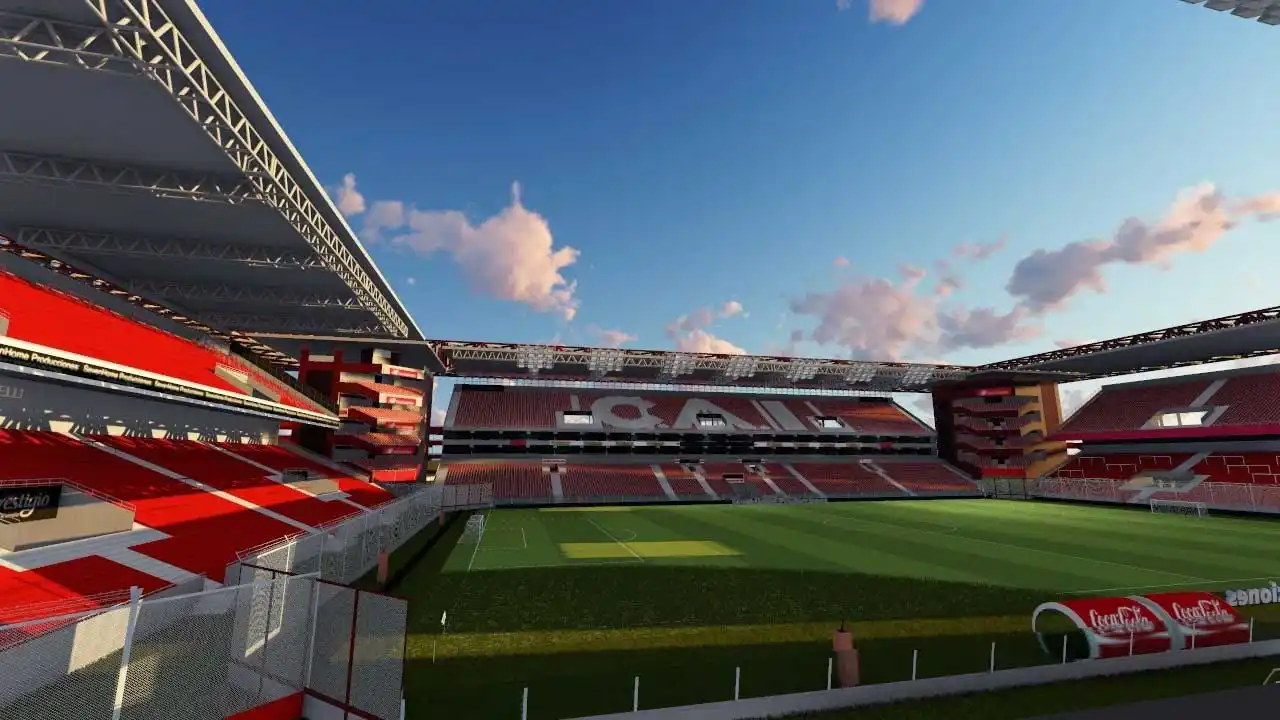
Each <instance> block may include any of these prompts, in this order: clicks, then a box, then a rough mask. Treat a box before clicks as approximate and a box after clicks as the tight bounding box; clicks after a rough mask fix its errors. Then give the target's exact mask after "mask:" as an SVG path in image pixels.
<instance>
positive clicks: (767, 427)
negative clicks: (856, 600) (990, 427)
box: [449, 386, 932, 436]
mask: <svg viewBox="0 0 1280 720" xmlns="http://www.w3.org/2000/svg"><path fill="white" fill-rule="evenodd" d="M455 398H456V405H455V408H454V412H453V417H452V419H451V420H450V422H449V427H451V428H454V429H509V430H552V429H558V430H564V431H574V430H578V431H591V430H596V431H599V430H606V431H614V432H666V431H676V432H708V431H709V432H765V433H768V432H786V433H800V432H803V433H817V432H846V433H861V434H880V435H923V436H928V435H931V434H932V431H931V430H930V429H929V428H927V427H925V426H924V425H922V424H920V423H919V422H917V421H916V420H915V419H914V418H912V417H911V416H910V415H909V414H908V413H907V412H906V411H904V410H903V409H902V408H901V407H899V406H898V405H896V404H895V403H893V402H892V401H891V400H889V399H887V398H885V399H879V400H875V399H866V398H861V399H854V398H850V399H841V398H831V397H821V396H819V397H814V398H805V397H779V396H767V395H751V394H706V395H694V394H689V393H654V392H649V393H644V394H640V393H634V392H626V391H623V390H615V391H604V390H587V389H583V390H576V389H575V390H570V389H556V390H546V389H527V388H521V387H506V386H500V387H497V388H487V389H478V388H477V387H476V386H470V387H468V386H460V387H459V388H457V389H456V390H455ZM588 415H589V417H587V416H588ZM717 415H718V416H719V420H716V419H715V418H714V417H708V416H717ZM819 418H832V419H835V420H836V421H838V426H837V427H826V426H824V425H822V424H821V423H819Z"/></svg>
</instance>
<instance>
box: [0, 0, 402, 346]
mask: <svg viewBox="0 0 1280 720" xmlns="http://www.w3.org/2000/svg"><path fill="white" fill-rule="evenodd" d="M0 78H4V80H0V84H3V85H4V86H5V87H6V88H7V91H8V92H11V93H13V95H22V94H23V90H24V89H25V88H32V89H36V88H38V89H39V93H38V97H39V100H38V101H36V100H35V96H33V97H32V99H31V100H28V101H25V102H26V103H27V104H35V105H39V106H47V107H45V109H44V110H43V114H41V113H37V112H35V111H34V110H32V111H31V113H30V114H29V115H22V114H21V113H12V112H6V113H5V118H3V119H0V183H3V184H4V186H3V187H4V190H3V192H0V218H4V222H5V223H7V224H5V225H3V226H0V234H6V235H9V236H10V237H12V238H14V239H15V240H16V241H17V242H18V243H19V244H20V245H21V246H23V247H25V248H28V249H31V250H34V251H37V252H40V253H44V254H47V255H49V256H52V257H55V258H58V259H61V260H63V261H64V262H68V263H70V264H73V265H77V266H79V267H80V268H82V269H83V270H84V271H86V272H95V273H97V274H99V275H100V276H101V277H103V278H107V279H110V280H112V281H114V282H118V283H120V284H122V285H124V286H126V287H129V288H131V289H132V290H133V291H134V292H137V293H138V294H148V295H150V296H151V297H153V298H155V299H163V300H165V301H172V303H171V304H172V305H173V306H174V309H175V310H179V311H182V312H183V314H185V315H189V316H197V317H202V318H204V319H205V321H206V322H209V323H210V324H217V325H218V326H219V327H220V329H222V330H227V331H239V330H244V331H269V330H275V331H290V332H298V331H314V332H331V331H338V330H340V331H342V332H347V333H355V334H366V335H374V336H384V337H401V338H421V333H420V331H419V330H418V329H417V327H416V326H415V325H414V324H413V321H412V319H411V318H410V316H409V314H408V312H407V311H406V310H405V308H404V307H403V306H402V305H401V303H400V302H399V300H398V299H397V298H396V297H395V294H394V292H393V291H392V290H391V288H390V286H389V285H388V283H387V281H386V279H385V278H384V277H382V275H381V274H380V272H379V271H378V269H377V268H376V267H375V266H374V264H373V262H372V260H371V259H370V258H369V257H368V255H367V254H366V253H365V251H364V249H363V248H362V247H361V246H360V243H359V241H358V239H357V238H356V237H355V235H354V233H352V231H351V230H350V228H349V227H348V226H347V225H346V223H345V221H344V220H343V219H342V217H341V215H340V214H339V213H338V212H337V209H336V208H335V207H334V206H333V204H332V202H331V201H330V200H329V198H328V197H327V195H326V194H325V192H324V190H323V188H321V187H320V186H319V184H318V183H317V182H316V181H315V178H314V177H313V176H312V175H311V173H310V171H309V170H307V168H306V166H305V164H304V163H303V161H302V159H301V158H300V157H299V156H298V154H297V151H296V150H294V148H293V147H292V145H291V144H290V143H289V141H288V139H287V138H285V137H284V135H283V133H282V131H280V130H279V128H278V126H277V125H276V124H275V122H274V120H273V119H272V118H271V116H270V113H269V112H268V111H267V110H266V108H265V107H263V106H262V105H261V102H260V100H258V98H257V95H256V93H254V91H253V90H252V88H251V87H249V85H248V84H247V81H246V80H244V79H243V76H242V75H241V74H240V73H239V70H238V68H237V67H236V66H235V63H234V61H233V60H232V59H231V58H230V55H229V54H228V53H227V52H226V50H225V48H223V47H222V45H221V42H220V41H219V40H218V39H217V37H216V35H215V34H214V33H213V31H212V29H210V28H209V26H208V24H207V22H206V21H205V19H204V17H203V15H202V14H201V13H200V11H199V10H198V8H196V7H195V5H194V3H188V2H183V1H182V0H41V1H40V2H33V1H32V0H0ZM86 78H102V79H101V80H86ZM92 93H97V95H96V96H94V97H88V96H86V95H89V94H92ZM58 103H61V104H62V105H61V108H67V107H68V106H70V105H72V104H76V105H78V108H77V109H76V111H75V112H70V111H62V109H61V108H60V106H59V105H58ZM86 107H93V108H95V110H94V111H89V112H86V110H85V108H86ZM95 115H101V116H102V117H101V118H96V117H95ZM109 117H116V118H117V119H125V120H144V121H145V123H111V122H109V121H108V118H109ZM127 124H135V125H137V124H146V125H147V129H146V130H141V132H142V133H143V134H142V135H137V134H135V135H133V136H132V137H126V138H124V140H125V141H124V142H121V140H122V138H121V130H122V127H120V126H121V125H127ZM129 130H131V131H132V132H134V133H138V132H139V131H140V129H133V128H130V129H129ZM125 135H126V136H128V135H129V131H126V132H125ZM147 143H150V144H151V147H150V148H147V147H146V145H147ZM125 146H128V147H125ZM129 147H132V148H134V150H133V151H130V150H129ZM73 148H74V150H73ZM144 158H145V159H144ZM24 188H25V189H24ZM5 196H7V197H5ZM187 206H189V209H187V210H183V209H181V208H183V207H187ZM196 206H199V207H203V208H205V209H203V210H196V209H195V207H196ZM220 207H221V208H225V209H219V208H220ZM191 260H200V261H201V262H200V263H192V262H190V261H191ZM246 268H248V270H246ZM249 310H252V311H249ZM335 314H336V315H335ZM344 316H357V317H344Z"/></svg>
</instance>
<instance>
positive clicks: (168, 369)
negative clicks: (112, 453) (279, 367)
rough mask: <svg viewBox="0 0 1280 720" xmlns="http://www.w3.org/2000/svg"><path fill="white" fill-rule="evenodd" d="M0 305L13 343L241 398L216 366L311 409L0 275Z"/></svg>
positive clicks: (158, 334) (109, 316)
mask: <svg viewBox="0 0 1280 720" xmlns="http://www.w3.org/2000/svg"><path fill="white" fill-rule="evenodd" d="M0 303H3V305H4V309H5V310H7V311H8V314H9V323H8V330H7V332H6V334H7V335H8V336H9V337H12V338H14V339H17V340H23V341H26V342H30V343H34V344H36V345H43V346H45V347H49V348H54V349H56V350H63V351H65V352H69V353H75V354H76V355H83V356H85V357H89V358H93V359H95V360H102V361H106V362H109V363H114V364H117V365H123V366H126V367H130V368H135V369H138V370H145V371H147V372H152V373H156V374H158V375H164V376H167V377H170V378H175V379H178V380H185V381H187V382H191V383H197V384H200V385H205V386H208V387H212V388H217V389H218V390H225V391H227V392H232V393H237V394H241V395H243V394H246V391H245V390H244V389H243V388H240V387H237V386H236V385H235V384H233V383H231V382H229V381H228V380H226V379H224V378H222V377H220V376H219V374H218V366H219V365H222V366H225V367H230V368H233V369H235V370H236V371H238V372H241V373H243V374H245V375H249V376H252V377H254V378H255V379H256V380H257V381H258V382H259V383H261V384H266V385H267V386H268V387H270V388H272V389H273V390H274V391H275V392H274V393H273V394H275V395H277V396H278V400H277V402H280V403H282V404H285V405H290V406H293V407H301V408H308V409H312V410H315V409H317V406H316V405H315V404H314V403H311V402H309V401H307V400H305V399H304V398H303V396H302V395H301V393H298V392H297V391H296V390H293V389H292V388H288V387H287V386H286V385H284V384H283V383H282V382H280V381H279V380H277V379H275V378H270V377H268V376H267V375H266V374H265V373H263V372H261V371H259V370H257V369H256V368H252V367H251V366H249V364H248V363H247V362H245V361H242V360H240V359H239V358H235V357H233V356H231V355H228V354H225V353H221V352H217V351H215V350H213V349H210V348H208V347H205V346H203V345H200V344H198V343H196V342H193V341H191V340H188V339H186V338H183V337H179V336H177V335H174V334H172V333H168V332H165V331H164V330H161V329H159V328H157V327H153V326H151V325H147V324H145V323H143V322H140V321H138V320H134V319H132V318H128V317H125V316H123V315H120V314H118V313H115V312H112V311H110V310H107V309H105V308H101V307H97V306H95V305H92V304H90V303H88V302H86V301H84V300H81V299H80V298H77V297H73V296H71V295H68V294H66V293H63V292H60V291H58V290H54V289H52V288H48V287H44V286H38V285H34V284H32V283H30V282H27V281H26V280H23V279H22V278H19V277H18V276H16V275H13V274H11V273H7V272H4V271H2V270H0Z"/></svg>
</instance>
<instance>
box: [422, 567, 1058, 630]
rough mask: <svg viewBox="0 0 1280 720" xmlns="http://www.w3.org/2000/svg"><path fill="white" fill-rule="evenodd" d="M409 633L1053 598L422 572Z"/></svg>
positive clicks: (816, 616)
mask: <svg viewBox="0 0 1280 720" xmlns="http://www.w3.org/2000/svg"><path fill="white" fill-rule="evenodd" d="M415 576H416V577H417V578H420V580H419V582H417V583H414V586H412V587H411V586H410V585H408V584H405V585H402V586H401V587H400V588H398V590H397V591H398V592H400V593H402V594H406V595H408V596H409V597H412V598H413V599H414V601H413V607H412V610H411V618H410V625H409V629H410V632H439V631H440V614H441V612H443V611H445V610H448V613H449V631H450V632H529V631H538V630H593V629H602V628H636V627H666V626H672V625H677V626H704V625H754V624H778V623H796V622H812V621H835V622H836V623H839V621H840V620H850V621H859V620H894V619H904V620H906V619H920V618H953V617H973V616H980V615H1010V614H1014V615H1025V616H1026V618H1027V622H1028V626H1029V625H1030V619H1031V613H1032V611H1033V610H1034V609H1035V607H1036V606H1037V605H1039V604H1040V603H1042V602H1045V601H1046V600H1056V599H1059V598H1060V596H1061V594H1060V593H1057V592H1054V591H1033V590H1024V589H1017V588H1005V587H993V586H986V585H976V584H965V583H954V582H946V581H935V580H923V579H913V578H902V577H890V576H878V575H854V574H847V573H826V572H816V571H785V570H759V569H750V568H714V567H679V566H665V567H664V566H639V567H637V566H635V565H628V566H621V567H598V566H597V567H576V568H572V567H570V568H543V569H538V570H534V571H522V570H500V571H478V572H471V573H465V574H463V573H446V574H434V573H416V572H415Z"/></svg>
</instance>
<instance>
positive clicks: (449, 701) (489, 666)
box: [405, 633, 1052, 720]
mask: <svg viewBox="0 0 1280 720" xmlns="http://www.w3.org/2000/svg"><path fill="white" fill-rule="evenodd" d="M993 640H995V641H996V642H997V646H998V648H999V654H998V657H997V667H1005V668H1008V667H1015V666H1028V665H1037V664H1045V663H1048V662H1052V659H1051V658H1049V657H1048V656H1047V655H1046V654H1045V653H1044V652H1043V651H1042V650H1041V649H1040V647H1039V646H1038V644H1036V643H1035V641H1034V639H1033V638H1031V637H1030V633H1019V634H1006V635H999V636H992V635H983V636H963V635H962V636H952V637H931V638H918V637H893V638H874V639H867V640H862V641H859V642H858V648H859V653H860V657H861V664H862V680H863V682H864V683H882V682H893V681H898V680H908V679H910V678H911V661H912V651H913V650H920V657H919V664H918V668H917V672H918V677H922V678H924V677H935V676H940V675H951V674H957V673H964V672H985V671H987V670H988V668H989V663H990V644H991V642H992V641H993ZM413 654H414V655H418V653H413ZM830 656H831V645H830V640H814V641H808V642H792V643H774V644H759V645H733V646H718V647H680V648H654V649H637V650H615V651H605V652H591V651H583V652H561V653H555V654H518V655H503V656H485V657H456V658H449V659H441V660H438V661H437V662H435V663H432V661H431V660H430V658H429V657H421V656H418V657H414V658H412V659H411V660H410V661H409V663H408V665H407V667H406V673H407V675H406V678H405V679H406V692H407V696H408V703H409V708H410V711H411V712H410V714H409V717H411V718H417V717H424V715H421V714H420V713H423V712H425V711H426V710H427V709H429V710H430V712H431V713H432V716H436V714H440V716H465V717H477V718H480V717H483V718H491V717H492V718H501V717H516V716H517V715H516V714H517V713H518V712H519V709H520V697H521V692H522V689H523V688H525V687H528V688H529V700H530V705H529V717H530V718H531V720H550V719H551V718H569V717H580V716H584V715H594V714H604V713H610V712H624V711H628V710H630V709H631V699H632V690H633V687H634V685H633V683H634V681H635V680H634V679H635V678H636V677H637V676H638V677H639V678H640V707H641V708H655V707H669V706H674V705H686V704H692V703H702V702H715V701H719V700H731V699H733V687H734V672H735V668H741V673H742V674H741V686H740V690H741V695H742V697H756V696H764V695H775V694H780V693H794V692H806V691H810V690H823V689H825V688H826V683H827V659H828V658H829V657H830Z"/></svg>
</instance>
